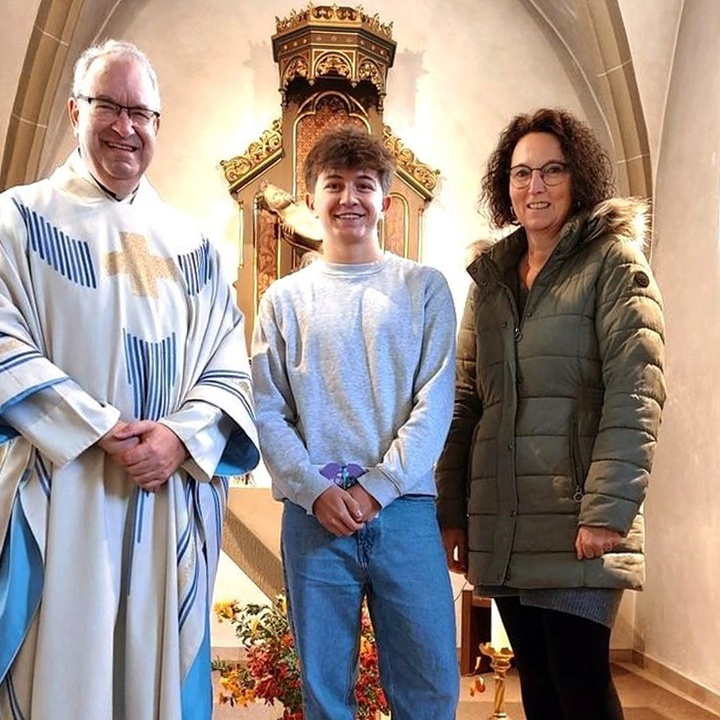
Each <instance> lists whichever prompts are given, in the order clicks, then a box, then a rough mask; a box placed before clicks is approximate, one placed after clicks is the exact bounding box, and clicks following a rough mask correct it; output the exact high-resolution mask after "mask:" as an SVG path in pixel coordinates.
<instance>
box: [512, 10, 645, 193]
mask: <svg viewBox="0 0 720 720" xmlns="http://www.w3.org/2000/svg"><path fill="white" fill-rule="evenodd" d="M523 2H524V4H525V5H526V7H527V8H528V10H529V12H530V13H531V14H532V15H533V17H534V18H535V19H536V21H537V22H538V24H539V26H540V27H541V28H542V30H543V31H544V32H545V34H546V35H547V36H548V37H549V38H550V40H551V42H552V43H553V45H554V46H555V47H556V48H558V55H559V57H560V59H561V60H562V62H563V64H564V65H565V66H566V67H567V70H568V75H569V76H570V77H571V78H572V79H573V81H574V83H575V85H576V86H577V88H578V96H579V97H580V99H581V101H583V103H584V104H585V106H586V112H587V115H588V118H589V119H590V121H591V123H593V125H595V126H596V129H600V128H599V126H600V125H601V124H602V125H603V126H604V129H605V131H606V132H607V135H608V139H609V141H610V142H611V143H612V146H613V150H614V155H615V158H614V159H615V163H616V171H617V179H618V192H619V193H620V194H621V195H636V196H639V197H646V198H651V197H652V195H653V183H652V167H651V161H650V147H649V142H648V134H647V126H646V123H645V116H644V113H643V108H642V102H641V100H640V93H639V90H638V86H637V78H636V76H635V67H634V65H633V59H632V55H631V52H630V45H629V43H628V39H627V33H626V31H625V24H624V22H623V17H622V13H621V11H620V7H619V5H618V0H602V2H597V1H591V2H588V1H587V0H523Z"/></svg>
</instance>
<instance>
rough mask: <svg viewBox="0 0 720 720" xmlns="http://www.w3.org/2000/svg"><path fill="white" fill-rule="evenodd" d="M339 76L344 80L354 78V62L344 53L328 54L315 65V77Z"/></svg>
mask: <svg viewBox="0 0 720 720" xmlns="http://www.w3.org/2000/svg"><path fill="white" fill-rule="evenodd" d="M327 75H339V76H340V77H343V78H349V77H351V76H352V62H351V61H350V59H349V58H348V57H347V56H346V55H343V54H342V53H326V54H325V55H322V56H321V57H320V58H319V59H318V61H317V63H316V65H315V76H316V77H322V76H327Z"/></svg>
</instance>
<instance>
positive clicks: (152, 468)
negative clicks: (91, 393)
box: [98, 420, 188, 492]
mask: <svg viewBox="0 0 720 720" xmlns="http://www.w3.org/2000/svg"><path fill="white" fill-rule="evenodd" d="M98 445H99V446H100V447H101V448H102V449H103V450H104V451H105V453H106V454H107V455H108V456H109V457H110V459H111V460H112V461H113V462H114V463H115V464H116V465H118V466H119V467H121V468H123V469H124V470H125V472H126V473H127V474H128V477H130V479H131V480H132V481H133V482H135V483H136V484H137V485H138V486H139V487H141V488H142V489H143V490H147V491H148V492H155V491H156V490H157V489H158V488H159V487H160V486H161V485H163V484H164V483H166V482H167V480H168V479H169V478H170V476H171V475H172V474H173V473H174V472H175V471H176V470H178V468H179V467H180V466H181V465H182V464H183V462H184V461H185V460H186V459H187V457H188V451H187V449H186V447H185V445H183V443H182V442H181V441H180V438H178V436H177V435H176V434H175V433H174V432H173V431H172V430H170V428H168V427H167V426H166V425H163V424H162V423H159V422H155V421H154V420H136V421H133V422H130V423H126V422H122V421H119V422H117V423H116V424H115V426H114V427H113V428H112V429H111V430H110V431H109V432H107V433H106V434H105V435H104V436H103V437H102V438H101V439H100V440H99V441H98Z"/></svg>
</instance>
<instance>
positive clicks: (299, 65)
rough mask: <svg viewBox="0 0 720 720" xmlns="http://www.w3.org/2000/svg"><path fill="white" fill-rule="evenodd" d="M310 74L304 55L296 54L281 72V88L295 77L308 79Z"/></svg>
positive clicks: (285, 86)
mask: <svg viewBox="0 0 720 720" xmlns="http://www.w3.org/2000/svg"><path fill="white" fill-rule="evenodd" d="M309 76H310V64H309V63H308V59H307V57H305V56H304V55H296V56H295V57H294V58H292V59H291V60H290V61H289V62H288V64H287V66H286V67H285V71H284V72H283V79H282V89H283V90H284V89H285V88H287V86H288V85H289V84H290V83H291V82H292V81H293V80H294V79H295V78H305V80H307V79H308V77H309Z"/></svg>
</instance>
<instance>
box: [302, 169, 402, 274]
mask: <svg viewBox="0 0 720 720" xmlns="http://www.w3.org/2000/svg"><path fill="white" fill-rule="evenodd" d="M389 205H390V198H389V197H388V196H386V195H385V194H384V193H383V189H382V186H381V184H380V178H379V176H378V173H377V171H375V170H366V169H363V168H344V169H342V168H338V169H335V168H330V169H327V170H323V171H322V172H321V173H320V175H319V176H318V179H317V182H316V183H315V188H314V190H313V192H312V193H311V194H310V195H309V196H308V206H309V207H310V209H311V210H312V211H313V212H314V213H315V215H316V216H317V217H318V218H319V219H320V222H321V224H322V226H323V231H324V242H323V255H324V256H325V258H326V259H327V260H328V261H329V262H341V263H342V262H344V263H363V262H373V261H375V260H378V259H379V258H380V257H381V255H382V250H381V249H380V246H379V243H378V229H377V225H378V222H379V220H380V216H381V215H382V213H383V212H385V210H387V208H388V206H389Z"/></svg>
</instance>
